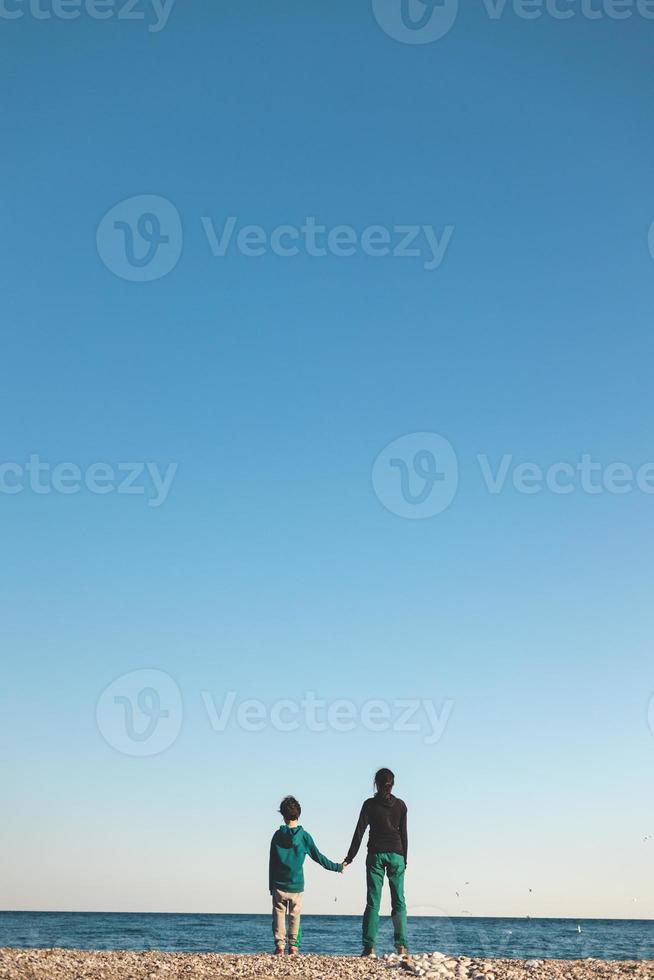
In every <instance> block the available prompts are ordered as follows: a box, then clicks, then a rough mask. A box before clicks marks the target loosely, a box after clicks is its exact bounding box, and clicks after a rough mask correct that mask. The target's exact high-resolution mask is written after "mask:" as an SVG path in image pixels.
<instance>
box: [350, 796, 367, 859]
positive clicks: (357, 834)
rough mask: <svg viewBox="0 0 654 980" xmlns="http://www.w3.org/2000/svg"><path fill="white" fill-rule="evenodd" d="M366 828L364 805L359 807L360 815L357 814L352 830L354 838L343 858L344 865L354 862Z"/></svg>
mask: <svg viewBox="0 0 654 980" xmlns="http://www.w3.org/2000/svg"><path fill="white" fill-rule="evenodd" d="M367 826H368V810H367V808H366V804H365V803H364V804H363V806H362V807H361V813H360V814H359V819H358V821H357V825H356V827H355V828H354V836H353V837H352V843H351V844H350V850H349V851H348V852H347V857H346V858H345V863H346V864H351V863H352V861H354V859H355V857H356V856H357V853H358V850H359V848H360V847H361V841H362V840H363V835H364V834H365V832H366V827H367Z"/></svg>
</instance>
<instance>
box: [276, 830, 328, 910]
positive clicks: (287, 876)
mask: <svg viewBox="0 0 654 980" xmlns="http://www.w3.org/2000/svg"><path fill="white" fill-rule="evenodd" d="M307 854H308V855H309V857H310V858H311V859H312V860H313V861H316V863H317V864H319V865H320V866H321V867H322V868H325V869H326V870H327V871H342V870H343V865H342V864H336V862H335V861H330V860H329V858H326V857H325V855H324V854H321V853H320V851H319V850H318V848H317V847H316V845H315V844H314V842H313V837H312V836H311V834H308V833H307V832H306V830H305V829H304V827H300V826H297V827H287V826H286V824H283V825H282V826H281V827H280V828H279V830H276V831H275V833H274V834H273V838H272V840H271V842H270V867H269V873H268V886H269V888H270V892H271V894H272V892H273V891H274V889H275V888H279V890H280V891H283V892H303V891H304V872H303V871H302V865H303V864H304V859H305V857H306V856H307Z"/></svg>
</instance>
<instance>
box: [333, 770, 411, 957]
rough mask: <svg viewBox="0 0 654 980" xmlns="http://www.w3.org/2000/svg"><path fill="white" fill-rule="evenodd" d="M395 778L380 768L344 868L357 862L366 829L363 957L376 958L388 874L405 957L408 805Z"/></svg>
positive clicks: (395, 924) (395, 926)
mask: <svg viewBox="0 0 654 980" xmlns="http://www.w3.org/2000/svg"><path fill="white" fill-rule="evenodd" d="M394 784H395V776H394V775H393V773H392V772H391V770H390V769H380V770H379V771H378V772H377V773H376V774H375V789H376V790H377V792H376V794H375V796H373V797H371V798H370V799H369V800H366V801H365V803H364V804H363V806H362V807H361V813H360V815H359V822H358V823H357V825H356V830H355V831H354V837H353V838H352V843H351V844H350V850H349V851H348V852H347V857H346V858H345V861H344V862H343V865H348V864H351V863H352V861H354V859H355V857H356V855H357V852H358V850H359V847H360V846H361V841H362V839H363V835H364V833H365V830H366V827H368V826H369V827H370V834H369V836H368V858H367V860H366V884H367V899H366V911H365V913H364V916H363V953H362V954H361V955H362V956H375V955H376V954H375V940H376V938H377V929H378V928H379V906H380V904H381V894H382V887H383V884H384V874H386V875H388V884H389V885H390V889H391V912H392V915H393V929H394V931H395V948H396V949H397V951H398V953H400V954H401V955H406V954H407V952H408V950H407V938H406V902H405V901H404V872H405V870H406V857H407V831H406V813H407V810H406V804H405V803H404V802H403V801H402V800H398V798H397V797H396V796H393V793H392V789H393V786H394Z"/></svg>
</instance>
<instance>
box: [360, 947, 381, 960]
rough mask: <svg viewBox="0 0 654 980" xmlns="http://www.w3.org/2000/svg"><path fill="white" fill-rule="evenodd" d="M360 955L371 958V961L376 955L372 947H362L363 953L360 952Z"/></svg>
mask: <svg viewBox="0 0 654 980" xmlns="http://www.w3.org/2000/svg"><path fill="white" fill-rule="evenodd" d="M361 955H362V956H371V957H372V959H376V958H377V954H376V952H375V951H374V949H373V947H372V946H364V947H363V952H362V954H361Z"/></svg>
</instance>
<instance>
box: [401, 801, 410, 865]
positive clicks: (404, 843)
mask: <svg viewBox="0 0 654 980" xmlns="http://www.w3.org/2000/svg"><path fill="white" fill-rule="evenodd" d="M406 814H407V809H406V807H404V813H403V814H402V816H401V817H400V837H401V838H402V850H403V852H404V867H405V868H406V863H407V854H408V851H409V837H408V834H407V829H406Z"/></svg>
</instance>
